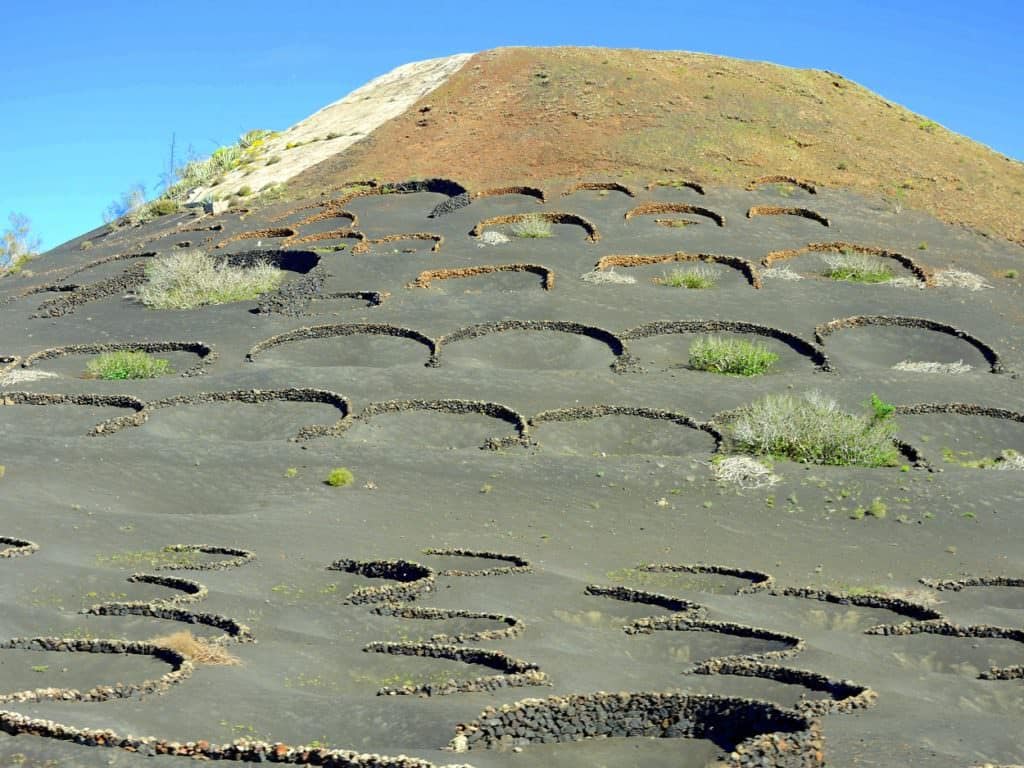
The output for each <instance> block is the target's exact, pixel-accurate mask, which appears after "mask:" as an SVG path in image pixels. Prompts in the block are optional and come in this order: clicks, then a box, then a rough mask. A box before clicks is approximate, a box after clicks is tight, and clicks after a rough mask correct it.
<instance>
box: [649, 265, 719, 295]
mask: <svg viewBox="0 0 1024 768" xmlns="http://www.w3.org/2000/svg"><path fill="white" fill-rule="evenodd" d="M719 276H720V275H719V271H718V270H717V269H715V268H714V267H710V266H707V265H706V264H697V265H695V266H692V267H686V268H679V269H673V270H672V271H671V272H669V273H668V274H667V275H662V276H661V277H656V278H654V282H655V283H656V284H657V285H664V286H667V287H669V288H689V289H691V290H702V289H705V288H713V287H714V285H715V283H717V282H718V278H719Z"/></svg>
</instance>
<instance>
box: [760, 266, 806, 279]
mask: <svg viewBox="0 0 1024 768" xmlns="http://www.w3.org/2000/svg"><path fill="white" fill-rule="evenodd" d="M761 277H763V278H767V279H769V280H803V279H804V278H803V276H802V275H798V274H797V273H796V272H794V271H793V270H792V269H790V268H789V267H768V269H762V270H761Z"/></svg>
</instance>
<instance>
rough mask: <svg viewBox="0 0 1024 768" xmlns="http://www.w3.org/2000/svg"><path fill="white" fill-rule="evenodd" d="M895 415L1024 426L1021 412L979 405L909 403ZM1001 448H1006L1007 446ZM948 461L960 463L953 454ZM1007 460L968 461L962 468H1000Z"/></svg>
mask: <svg viewBox="0 0 1024 768" xmlns="http://www.w3.org/2000/svg"><path fill="white" fill-rule="evenodd" d="M894 413H895V414H897V415H900V416H928V415H930V414H946V415H954V416H981V417H984V418H989V419H1000V420H1003V421H1008V422H1012V423H1016V424H1024V413H1021V412H1019V411H1012V410H1009V409H1007V408H995V407H992V406H988V405H977V404H975V403H908V404H904V405H897V406H896V410H895V411H894ZM1022 431H1024V430H1022ZM1018 439H1020V438H1018ZM911 447H912V450H914V451H915V452H916V453H918V454H922V453H923V451H922V450H921V449H919V448H917V447H916V446H911ZM1001 447H1002V448H1005V447H1006V446H1001ZM975 450H977V449H975ZM1009 453H1010V455H1011V456H1012V455H1013V453H1014V452H1013V451H1010V452H1009ZM1017 453H1024V450H1021V451H1018V452H1017ZM947 460H952V461H953V462H954V463H960V462H959V460H958V458H957V456H956V455H955V454H951V455H950V458H949V459H947ZM1005 460H1006V459H1005V458H999V459H986V460H985V461H984V463H982V464H980V465H979V464H978V463H977V462H975V463H973V464H972V463H971V462H970V461H967V462H964V463H961V466H974V467H979V466H980V467H984V466H998V465H1000V464H1001V463H1003V462H1004V461H1005ZM922 461H923V459H922ZM1004 466H1011V465H1004Z"/></svg>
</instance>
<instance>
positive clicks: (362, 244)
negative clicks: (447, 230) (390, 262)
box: [352, 232, 444, 253]
mask: <svg viewBox="0 0 1024 768" xmlns="http://www.w3.org/2000/svg"><path fill="white" fill-rule="evenodd" d="M402 240H427V241H432V242H433V243H434V244H433V246H431V248H430V251H431V253H437V252H438V251H440V250H441V245H442V244H443V243H444V236H443V235H438V234H434V233H433V232H408V233H404V234H396V235H385V236H384V237H375V238H371V239H365V238H364V239H363V240H360V241H359V242H358V243H356V244H355V245H354V246H353V247H352V253H369V252H370V246H371V245H384V244H385V243H397V242H400V241H402Z"/></svg>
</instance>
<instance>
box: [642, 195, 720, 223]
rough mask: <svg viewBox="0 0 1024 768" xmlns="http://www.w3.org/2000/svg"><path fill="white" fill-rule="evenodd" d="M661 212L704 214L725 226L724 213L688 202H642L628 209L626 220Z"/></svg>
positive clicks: (705, 216)
mask: <svg viewBox="0 0 1024 768" xmlns="http://www.w3.org/2000/svg"><path fill="white" fill-rule="evenodd" d="M701 194H703V192H702V193H701ZM661 213H690V214H693V215H694V216H703V217H704V218H706V219H711V220H712V221H713V222H715V224H717V225H718V226H720V227H724V226H725V217H724V216H723V215H722V214H720V213H716V212H715V211H712V210H711V209H710V208H704V207H702V206H699V205H690V204H688V203H641V204H640V205H638V206H636V207H635V208H631V209H629V210H628V211H626V221H629V220H630V219H632V218H633V217H634V216H655V215H657V214H661Z"/></svg>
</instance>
